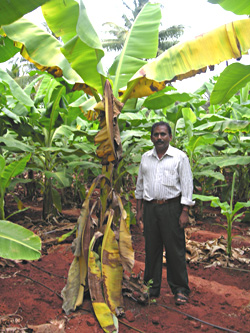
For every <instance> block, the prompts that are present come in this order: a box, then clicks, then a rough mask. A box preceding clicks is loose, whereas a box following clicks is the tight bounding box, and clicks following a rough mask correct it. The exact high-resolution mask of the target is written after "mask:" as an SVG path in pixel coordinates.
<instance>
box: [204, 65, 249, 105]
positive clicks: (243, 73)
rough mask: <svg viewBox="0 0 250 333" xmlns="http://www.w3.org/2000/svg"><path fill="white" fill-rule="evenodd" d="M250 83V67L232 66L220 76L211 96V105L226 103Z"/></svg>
mask: <svg viewBox="0 0 250 333" xmlns="http://www.w3.org/2000/svg"><path fill="white" fill-rule="evenodd" d="M249 81H250V66H246V65H243V64H237V63H235V64H231V65H229V66H228V67H226V68H225V70H224V71H223V72H222V73H221V74H220V76H219V78H218V80H217V81H216V83H215V85H214V89H213V91H212V94H211V96H210V103H211V104H219V103H226V102H227V101H228V100H229V99H230V98H231V97H232V96H233V95H234V94H236V93H237V92H238V91H239V90H240V89H241V88H243V87H244V86H245V85H246V84H247V83H248V82H249Z"/></svg>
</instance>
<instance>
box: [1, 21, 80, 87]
mask: <svg viewBox="0 0 250 333" xmlns="http://www.w3.org/2000/svg"><path fill="white" fill-rule="evenodd" d="M3 30H4V31H5V33H6V34H7V36H8V37H9V38H10V39H12V40H13V41H15V42H16V46H18V47H19V48H20V49H21V54H22V55H23V57H24V58H26V59H27V60H29V61H30V62H32V63H34V64H35V65H36V67H37V68H38V69H40V70H47V71H48V72H50V73H53V75H54V76H58V77H60V76H62V75H63V76H64V77H65V78H66V79H67V80H69V81H71V82H76V81H77V82H82V79H81V77H80V76H79V75H78V74H77V73H76V72H75V71H74V70H73V69H72V68H71V67H70V65H69V63H68V61H67V59H66V58H65V57H64V55H63V54H62V52H61V50H60V48H61V47H62V44H61V43H60V42H59V41H58V40H57V39H56V38H54V37H53V36H52V35H50V34H49V33H47V32H45V31H44V30H43V29H41V28H39V27H37V26H36V25H35V24H33V23H31V22H29V21H28V20H26V19H24V18H21V19H19V20H18V21H16V22H14V23H12V24H9V25H5V26H4V27H3Z"/></svg>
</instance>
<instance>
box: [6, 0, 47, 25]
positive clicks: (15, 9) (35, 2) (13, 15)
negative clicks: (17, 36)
mask: <svg viewBox="0 0 250 333" xmlns="http://www.w3.org/2000/svg"><path fill="white" fill-rule="evenodd" d="M47 1H48V0H22V1H21V2H20V0H11V1H10V0H1V10H0V27H1V26H3V25H6V24H10V23H12V22H14V21H16V20H18V19H19V18H21V17H22V16H23V15H25V14H27V13H29V12H32V11H33V10H34V9H36V8H37V7H39V6H41V5H43V4H44V3H45V2H47ZM20 4H21V5H20Z"/></svg>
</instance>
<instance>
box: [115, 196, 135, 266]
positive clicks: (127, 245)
mask: <svg viewBox="0 0 250 333" xmlns="http://www.w3.org/2000/svg"><path fill="white" fill-rule="evenodd" d="M117 199H118V204H119V207H120V211H121V220H120V230H119V250H120V256H121V261H122V266H123V269H124V270H125V271H127V272H131V271H132V268H133V267H134V263H135V256H134V250H133V246H132V238H131V233H130V230H129V224H128V223H127V213H126V210H125V209H124V208H123V205H122V201H121V198H120V197H119V196H117Z"/></svg>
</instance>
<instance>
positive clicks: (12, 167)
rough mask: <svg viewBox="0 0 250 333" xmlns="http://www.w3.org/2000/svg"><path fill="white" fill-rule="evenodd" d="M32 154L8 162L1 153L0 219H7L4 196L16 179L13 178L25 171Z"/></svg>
mask: <svg viewBox="0 0 250 333" xmlns="http://www.w3.org/2000/svg"><path fill="white" fill-rule="evenodd" d="M30 156H31V155H30V154H28V155H26V156H24V157H23V158H21V159H20V160H17V161H13V162H11V163H9V164H7V163H6V160H5V158H4V156H2V155H0V220H4V219H5V212H4V197H5V193H6V190H7V189H8V187H9V186H10V185H11V182H12V181H14V179H13V178H15V177H16V176H17V175H20V174H21V173H22V172H23V171H24V169H25V167H26V164H27V163H28V161H29V159H30Z"/></svg>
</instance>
